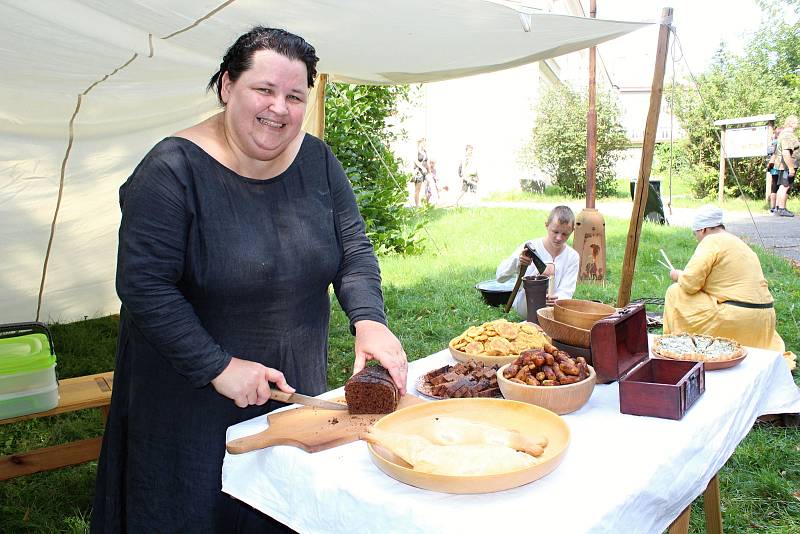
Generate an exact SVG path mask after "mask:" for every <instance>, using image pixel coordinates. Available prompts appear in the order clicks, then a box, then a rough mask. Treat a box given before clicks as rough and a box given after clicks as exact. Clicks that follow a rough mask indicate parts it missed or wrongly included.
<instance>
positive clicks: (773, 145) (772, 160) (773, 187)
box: [767, 128, 783, 213]
mask: <svg viewBox="0 0 800 534" xmlns="http://www.w3.org/2000/svg"><path fill="white" fill-rule="evenodd" d="M782 131H783V128H775V133H774V135H773V136H772V141H770V143H769V146H768V147H767V174H769V178H770V189H769V211H770V213H775V210H776V209H777V207H776V199H777V197H778V188H779V187H780V171H779V170H778V168H777V167H776V166H775V164H776V163H777V162H778V158H779V157H780V155H781V154H780V151H779V150H777V148H778V136H779V135H780V134H781V132H782Z"/></svg>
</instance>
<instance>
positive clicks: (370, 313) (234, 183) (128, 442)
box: [91, 135, 386, 533]
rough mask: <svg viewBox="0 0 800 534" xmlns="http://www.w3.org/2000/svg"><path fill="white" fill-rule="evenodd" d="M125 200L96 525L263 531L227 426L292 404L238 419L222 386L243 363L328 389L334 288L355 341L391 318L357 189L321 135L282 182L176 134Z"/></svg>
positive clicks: (243, 412) (155, 152) (147, 163)
mask: <svg viewBox="0 0 800 534" xmlns="http://www.w3.org/2000/svg"><path fill="white" fill-rule="evenodd" d="M120 204H121V207H122V222H121V225H120V231H119V255H118V265H117V293H118V294H119V297H120V299H121V301H122V309H121V313H120V332H119V346H118V348H117V358H116V368H115V372H114V395H113V398H112V401H111V411H110V414H109V418H108V422H107V425H106V431H105V435H104V438H103V448H102V453H101V455H100V460H99V464H98V473H97V484H96V494H95V500H94V509H93V512H92V525H91V526H92V528H91V530H92V532H148V533H152V532H192V533H201V532H236V531H252V530H256V528H255V527H253V525H254V523H252V521H253V516H254V515H255V516H259V518H260V519H266V518H265V516H263V515H261V514H259V513H258V512H255V511H253V510H252V509H247V507H246V506H244V505H241V503H239V502H238V501H236V500H234V499H233V498H231V497H230V496H228V495H226V494H223V493H222V492H221V490H220V488H221V485H222V484H221V473H222V459H223V456H224V453H225V431H226V429H227V428H228V427H229V426H230V425H233V424H236V423H239V422H241V421H245V420H247V419H251V418H253V417H256V416H258V415H260V414H264V413H266V412H267V411H269V410H271V409H274V408H277V407H278V406H279V404H277V403H274V402H273V401H270V402H269V403H268V405H265V406H250V407H248V408H244V409H243V408H238V407H237V406H236V405H235V404H234V402H233V401H232V400H230V399H228V398H225V397H223V396H222V395H220V394H219V393H217V392H216V390H215V389H214V387H213V386H212V385H211V384H210V381H211V380H212V379H213V378H215V377H216V376H217V375H219V373H220V372H222V370H223V369H225V367H226V366H227V365H228V363H229V362H230V359H231V357H233V356H236V357H238V358H244V359H248V360H253V361H257V362H260V363H262V364H264V365H266V366H268V367H273V368H276V369H278V370H280V371H282V372H283V373H284V374H285V375H286V379H287V381H288V382H289V384H291V385H292V386H294V387H295V388H297V390H298V391H299V392H301V393H305V394H310V395H316V394H319V393H322V392H323V391H325V390H326V389H327V387H326V377H327V371H326V368H327V341H328V324H329V317H330V298H329V295H328V287H329V285H330V284H333V287H334V290H335V292H336V295H337V298H338V299H339V302H340V303H341V305H342V308H343V309H344V310H345V311H346V313H347V315H348V317H349V319H350V325H351V331H352V328H353V327H352V325H353V323H354V322H355V321H358V320H362V319H370V320H374V321H379V322H381V323H384V324H385V323H386V319H385V316H384V312H383V297H382V295H381V289H380V272H379V269H378V263H377V260H376V258H375V254H374V252H373V247H372V245H371V243H370V241H369V240H368V239H367V237H366V235H365V234H364V221H363V219H362V218H361V216H360V214H359V212H358V208H357V206H356V202H355V197H354V195H353V191H352V189H351V187H350V183H349V181H348V180H347V177H346V176H345V173H344V171H343V170H342V167H341V165H340V164H339V162H338V161H337V160H336V158H335V157H334V156H333V154H332V153H331V151H330V149H329V148H328V147H327V145H325V144H324V143H323V142H322V141H320V140H319V139H317V138H315V137H312V136H310V135H306V136H305V139H304V140H303V142H302V145H301V148H300V151H299V153H298V154H297V157H296V158H295V161H294V162H293V163H292V164H291V166H290V167H289V168H288V169H287V170H286V171H285V172H284V173H283V174H281V175H279V176H277V177H275V178H273V179H270V180H253V179H249V178H245V177H243V176H240V175H238V174H236V173H234V172H233V171H231V170H230V169H228V168H227V167H225V166H223V165H222V164H220V163H219V162H218V161H216V160H215V159H213V158H212V157H211V156H210V155H208V154H207V153H206V152H204V151H203V150H202V149H201V148H200V147H198V146H197V145H195V144H194V143H192V142H190V141H188V140H186V139H182V138H177V137H171V138H167V139H165V140H163V141H161V142H160V143H158V144H157V145H156V146H155V147H154V148H153V149H152V150H151V151H150V153H149V154H148V155H147V156H146V157H145V158H144V159H143V160H142V162H141V163H140V164H139V166H138V167H137V168H136V170H135V171H134V172H133V174H132V175H131V177H130V178H129V179H128V180H127V182H126V183H125V184H124V185H123V186H122V188H121V189H120ZM248 514H249V518H248ZM259 518H256V523H255V524H258V521H259ZM248 525H249V526H248ZM257 528H258V530H261V531H264V527H263V525H260V526H258V527H257Z"/></svg>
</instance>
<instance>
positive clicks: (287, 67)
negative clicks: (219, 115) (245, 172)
mask: <svg viewBox="0 0 800 534" xmlns="http://www.w3.org/2000/svg"><path fill="white" fill-rule="evenodd" d="M307 80H308V71H307V69H306V65H305V63H303V62H302V61H300V60H297V59H289V58H287V57H286V56H283V55H281V54H278V53H277V52H273V51H272V50H259V51H257V52H255V53H254V54H253V58H252V67H251V68H250V69H249V70H246V71H244V72H242V74H241V76H239V79H237V80H236V81H235V82H231V81H230V78H229V77H228V73H227V72H226V73H225V74H224V75H223V79H222V99H223V101H224V102H225V127H226V135H227V136H228V140H229V142H230V143H232V144H233V145H234V146H235V150H237V151H238V152H240V153H242V154H244V155H245V156H246V157H248V158H251V159H253V160H258V161H270V160H272V159H274V158H276V157H278V156H279V155H280V154H281V153H283V151H284V150H286V147H287V146H289V144H290V143H291V142H292V140H294V139H295V138H296V137H297V135H298V134H299V132H300V127H301V126H302V124H303V117H304V116H305V112H306V104H307V101H308V85H307Z"/></svg>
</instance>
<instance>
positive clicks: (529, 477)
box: [369, 399, 570, 493]
mask: <svg viewBox="0 0 800 534" xmlns="http://www.w3.org/2000/svg"><path fill="white" fill-rule="evenodd" d="M441 416H451V417H460V418H463V419H469V420H471V421H475V422H480V423H488V424H491V425H495V426H499V427H502V428H507V429H509V430H518V431H520V432H522V433H523V434H525V435H526V436H529V437H531V438H535V437H537V436H545V437H546V438H547V439H548V440H549V444H548V445H547V447H545V450H544V454H543V455H542V456H540V457H539V462H538V463H537V464H536V465H533V466H530V467H526V468H524V469H519V470H516V471H510V472H508V473H499V474H495V475H485V476H452V475H434V474H430V473H420V472H418V471H414V470H413V469H412V468H411V466H410V465H409V464H407V463H406V462H404V461H403V460H401V459H400V458H399V457H397V456H396V455H394V454H393V453H392V452H390V451H388V450H386V449H384V448H383V447H380V446H378V445H369V453H370V456H371V457H372V461H373V462H374V463H375V465H377V466H378V467H379V468H380V469H381V470H382V471H383V472H384V473H386V474H387V475H389V476H390V477H392V478H394V479H397V480H399V481H400V482H404V483H406V484H409V485H411V486H415V487H417V488H423V489H427V490H432V491H441V492H444V493H491V492H494V491H502V490H506V489H510V488H515V487H517V486H522V485H524V484H527V483H529V482H533V481H534V480H537V479H539V478H542V477H543V476H545V475H547V474H549V473H551V472H552V471H553V470H554V469H555V468H556V467H558V465H559V464H560V463H561V460H562V459H563V457H564V454H565V453H566V452H567V447H568V446H569V440H570V432H569V427H567V424H566V423H565V422H564V420H563V419H562V418H561V417H560V416H558V415H556V414H554V413H553V412H551V411H549V410H545V409H544V408H540V407H538V406H534V405H532V404H527V403H524V402H516V401H510V400H504V399H450V400H443V401H437V402H429V403H424V404H418V405H416V406H410V407H408V408H403V409H402V410H397V411H396V412H394V413H391V414H389V415H386V416H384V417H382V418H381V419H379V420H378V422H377V423H375V426H376V427H377V428H380V429H382V430H388V431H392V432H405V433H414V429H415V427H419V425H420V424H421V423H422V421H424V420H426V419H429V418H431V417H441Z"/></svg>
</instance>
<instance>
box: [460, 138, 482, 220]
mask: <svg viewBox="0 0 800 534" xmlns="http://www.w3.org/2000/svg"><path fill="white" fill-rule="evenodd" d="M458 176H459V177H461V195H459V197H458V200H456V206H458V203H459V202H461V199H462V198H463V196H464V195H465V194H466V193H477V192H478V168H477V166H476V165H475V158H474V154H473V149H472V145H467V147H466V149H465V150H464V159H462V160H461V163H460V164H459V166H458Z"/></svg>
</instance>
